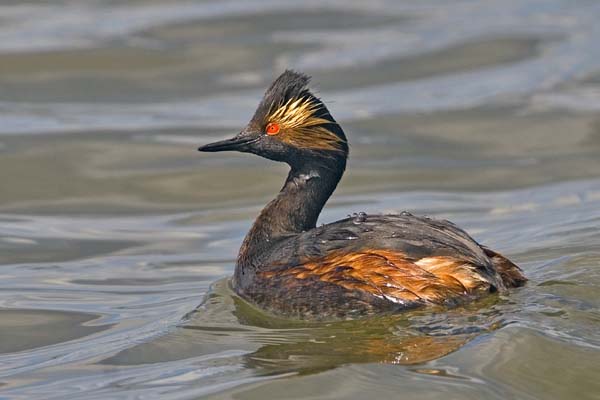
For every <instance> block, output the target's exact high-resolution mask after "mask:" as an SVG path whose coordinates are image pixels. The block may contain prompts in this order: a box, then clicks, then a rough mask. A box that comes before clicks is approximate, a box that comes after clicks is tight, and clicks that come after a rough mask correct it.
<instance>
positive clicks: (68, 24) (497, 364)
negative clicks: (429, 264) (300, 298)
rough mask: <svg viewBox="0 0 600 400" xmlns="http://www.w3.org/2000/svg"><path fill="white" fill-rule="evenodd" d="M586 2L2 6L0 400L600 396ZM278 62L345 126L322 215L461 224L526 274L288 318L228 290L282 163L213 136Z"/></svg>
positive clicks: (241, 116) (102, 1) (242, 113)
mask: <svg viewBox="0 0 600 400" xmlns="http://www.w3.org/2000/svg"><path fill="white" fill-rule="evenodd" d="M599 16H600V4H599V3H598V2H595V1H583V0H581V1H566V0H565V1H557V0H544V1H535V0H527V1H506V0H502V1H500V0H497V1H444V2H438V1H435V2H433V1H431V2H430V1H419V2H412V1H406V2H396V1H389V2H388V1H371V2H367V3H365V2H362V1H356V2H348V1H331V2H326V3H323V2H317V1H314V2H313V1H306V2H285V1H275V0H273V1H246V0H244V1H215V2H212V1H197V2H193V1H170V2H158V1H143V2H142V1H137V0H129V1H110V0H95V1H60V2H59V1H56V2H22V1H4V2H3V3H2V4H1V5H0V60H1V62H0V187H1V188H2V189H1V191H0V277H1V282H2V285H0V397H1V398H7V399H72V398H85V399H129V398H131V399H134V398H135V399H138V398H149V399H153V398H159V399H196V398H201V397H209V398H215V399H221V398H236V399H264V398H294V399H300V398H302V399H304V398H329V399H332V398H340V399H341V398H343V399H347V398H356V399H364V398H367V397H368V398H375V397H377V398H396V397H398V396H402V398H419V399H421V398H432V399H433V398H443V399H449V398H461V399H466V398H474V399H475V398H476V399H480V398H497V399H506V398H519V399H563V398H564V399H571V398H577V399H598V398H600V394H599V393H600V383H599V381H598V376H599V375H600V334H599V333H598V332H599V328H600V312H599V309H600V296H599V287H600V268H599V266H600V250H599V249H600V231H599V229H598V227H599V226H600V157H599V156H598V155H599V154H600V118H599V117H598V111H599V110H600V47H599V46H598V45H597V43H598V41H599V40H600V25H599V24H598V23H597V20H598V17H599ZM286 67H292V68H296V69H299V70H302V71H304V72H307V73H309V74H312V75H313V76H314V82H315V87H316V88H317V89H318V92H319V94H320V95H321V96H322V97H323V98H324V100H325V101H326V102H327V104H328V105H329V107H330V109H331V111H332V113H333V115H334V116H335V117H336V118H338V120H339V121H340V123H341V124H342V125H343V126H344V128H345V130H346V133H347V135H348V137H349V140H350V142H351V145H352V148H351V159H350V162H349V168H348V172H347V174H346V176H345V178H344V179H343V181H342V183H341V185H340V187H339V189H338V191H337V192H336V194H335V195H334V197H333V198H332V199H331V201H330V202H329V205H328V207H327V208H326V210H325V212H324V214H323V215H322V218H321V221H322V222H328V221H333V220H335V219H338V218H343V217H345V216H346V215H347V214H352V213H354V212H360V211H365V212H369V213H373V212H381V211H384V212H390V211H396V212H400V211H402V210H409V211H411V212H413V213H414V214H427V215H430V216H435V217H441V218H447V219H451V220H453V221H454V222H456V223H458V224H459V225H461V226H463V227H465V228H466V229H467V230H468V231H469V232H470V233H472V234H473V235H474V236H475V237H476V238H477V239H478V240H480V241H481V242H483V243H485V244H487V245H489V246H490V247H492V248H494V249H497V250H498V251H501V252H503V253H505V254H506V255H508V256H510V257H511V259H514V260H515V261H516V262H517V263H518V264H520V265H521V266H522V267H523V269H524V271H525V273H526V275H527V276H528V277H529V279H530V282H529V283H528V285H527V286H526V287H525V288H522V289H518V290H515V291H513V292H512V293H510V295H508V296H503V297H492V298H490V299H486V300H484V301H482V302H480V303H477V304H473V305H469V306H467V307H463V308H459V309H454V310H444V309H436V310H428V311H415V312H411V313H407V314H403V315H399V316H386V317H382V318H378V319H373V320H368V321H354V322H341V323H332V324H305V323H299V322H294V321H286V320H277V319H274V318H271V317H268V316H265V315H264V314H262V313H260V312H258V311H257V310H254V309H252V308H251V307H249V306H248V305H247V304H245V303H243V302H241V301H240V300H239V299H237V298H236V297H235V296H234V295H232V293H231V291H230V290H229V289H228V286H227V277H229V276H230V275H231V273H232V269H233V263H234V259H235V256H236V253H237V249H238V247H239V245H240V242H241V240H242V238H243V236H244V234H245V232H246V230H247V229H248V227H249V225H250V223H251V221H252V219H253V218H254V217H255V216H256V214H257V212H258V210H259V209H260V208H261V206H262V205H263V204H265V203H266V201H268V200H269V199H270V197H272V196H273V195H274V193H275V192H276V191H277V190H278V189H279V187H280V185H281V182H282V180H283V178H284V176H285V173H286V168H285V167H284V166H282V165H275V164H273V163H269V162H267V161H265V160H262V159H259V158H257V157H252V156H249V155H239V154H219V155H201V154H198V153H197V152H196V148H197V146H198V145H200V144H203V143H207V142H209V141H211V140H216V139H220V138H223V137H226V136H230V135H232V134H234V133H236V132H238V131H239V129H240V128H241V127H242V126H243V124H244V123H245V122H246V120H247V119H248V118H249V117H250V116H251V114H252V112H253V110H254V107H255V105H256V103H257V101H258V98H259V97H260V95H261V93H262V91H263V90H264V88H265V86H266V85H267V84H268V83H269V82H270V80H271V79H272V78H273V77H274V76H275V75H276V74H277V73H278V72H280V71H282V70H283V69H284V68H286Z"/></svg>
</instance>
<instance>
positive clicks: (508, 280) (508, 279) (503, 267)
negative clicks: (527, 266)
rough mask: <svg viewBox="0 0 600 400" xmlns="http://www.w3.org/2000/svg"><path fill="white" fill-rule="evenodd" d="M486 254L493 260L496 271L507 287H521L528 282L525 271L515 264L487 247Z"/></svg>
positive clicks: (485, 248) (484, 248)
mask: <svg viewBox="0 0 600 400" xmlns="http://www.w3.org/2000/svg"><path fill="white" fill-rule="evenodd" d="M483 250H484V251H485V254H486V255H487V256H488V257H489V258H490V259H491V260H492V263H493V264H494V267H496V271H498V273H499V274H500V277H501V278H502V282H504V285H505V286H506V287H519V286H523V285H524V284H525V282H527V278H525V275H523V271H522V270H521V268H519V267H518V266H517V265H516V264H515V263H513V262H512V261H510V260H509V259H508V258H506V257H504V256H503V255H502V254H499V253H496V252H495V251H494V250H490V249H488V248H487V247H483Z"/></svg>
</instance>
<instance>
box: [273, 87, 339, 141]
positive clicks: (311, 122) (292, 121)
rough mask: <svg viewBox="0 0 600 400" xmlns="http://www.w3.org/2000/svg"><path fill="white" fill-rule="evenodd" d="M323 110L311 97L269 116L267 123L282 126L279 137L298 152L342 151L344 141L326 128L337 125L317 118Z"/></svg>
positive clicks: (284, 107)
mask: <svg viewBox="0 0 600 400" xmlns="http://www.w3.org/2000/svg"><path fill="white" fill-rule="evenodd" d="M321 107H323V105H322V104H321V103H320V102H319V101H315V100H314V99H312V98H310V97H301V98H297V99H290V100H288V101H287V102H286V103H285V104H283V105H282V106H280V107H279V108H277V109H276V110H275V111H273V112H272V113H270V115H269V117H268V122H276V123H278V124H279V125H280V126H281V130H282V132H281V134H280V135H279V137H280V138H281V140H282V141H283V142H286V143H288V144H290V145H292V146H296V147H299V148H305V149H312V150H330V151H343V149H344V144H345V140H344V139H342V138H340V137H339V136H338V135H336V134H335V133H333V132H331V131H330V130H329V129H327V128H326V127H325V125H326V124H335V122H332V121H330V120H328V119H325V118H320V117H317V116H316V113H317V111H319V109H320V108H321Z"/></svg>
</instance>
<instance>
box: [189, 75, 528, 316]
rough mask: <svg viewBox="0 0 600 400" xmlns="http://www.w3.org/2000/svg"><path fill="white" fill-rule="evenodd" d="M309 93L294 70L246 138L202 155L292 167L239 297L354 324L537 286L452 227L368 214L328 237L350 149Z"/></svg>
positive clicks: (253, 233) (242, 253) (265, 215)
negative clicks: (232, 154) (328, 217)
mask: <svg viewBox="0 0 600 400" xmlns="http://www.w3.org/2000/svg"><path fill="white" fill-rule="evenodd" d="M309 83H310V77H309V76H307V75H305V74H303V73H300V72H296V71H293V70H286V71H284V72H283V73H282V74H281V75H280V76H279V77H278V78H276V79H275V80H274V81H273V83H272V84H271V85H270V87H269V88H268V89H267V90H266V92H265V94H264V96H263V98H262V100H261V101H260V102H259V104H258V107H257V109H256V111H255V113H254V115H253V117H252V118H251V119H250V122H249V123H248V124H247V125H246V127H245V128H244V129H242V131H241V132H240V133H239V134H237V135H235V136H234V137H233V138H230V139H226V140H221V141H217V142H214V143H210V144H206V145H204V146H201V147H200V148H199V149H198V150H199V151H202V152H220V151H238V152H243V153H252V154H256V155H259V156H262V157H264V158H266V159H269V160H273V161H278V162H284V163H287V164H288V165H289V167H290V170H289V174H288V176H287V179H286V180H285V183H284V185H283V187H282V189H281V191H280V192H279V193H278V194H277V196H276V197H275V199H273V200H272V201H271V202H269V203H268V204H267V205H266V206H265V207H264V209H263V210H262V211H261V212H260V214H259V215H258V217H257V218H256V220H255V222H254V224H253V225H252V227H251V228H250V230H249V231H248V233H247V235H246V237H245V239H244V240H243V242H242V245H241V247H240V250H239V254H238V257H237V260H236V265H235V270H234V273H233V277H232V279H231V287H232V288H233V290H234V292H235V293H236V294H237V295H238V296H239V297H241V298H242V299H244V300H245V301H247V302H249V303H251V304H252V305H253V306H255V307H257V308H259V309H261V310H263V311H265V312H267V313H270V314H273V315H276V316H279V317H285V318H293V319H301V320H316V321H324V320H340V319H341V320H347V319H356V318H363V317H368V316H373V315H382V314H387V313H394V314H395V313H400V312H403V311H406V310H413V309H417V308H426V307H430V306H447V307H452V306H457V305H461V304H465V303H467V302H471V301H474V300H476V299H480V298H483V297H485V296H488V295H490V294H491V293H496V292H499V293H505V292H507V290H508V289H510V288H513V287H518V286H522V285H524V284H525V282H526V281H527V279H526V278H525V276H524V275H523V272H522V270H521V269H520V268H519V267H518V266H517V265H516V264H514V263H513V262H511V261H510V260H509V259H508V258H506V257H504V256H503V255H501V254H500V253H497V252H495V251H493V250H491V249H489V248H487V247H485V246H482V245H480V244H479V243H478V242H476V241H475V240H474V239H473V238H472V237H471V236H469V235H468V234H467V233H466V232H465V231H464V230H462V229H461V228H459V227H458V226H456V225H455V224H453V223H452V222H449V221H447V220H438V219H433V218H428V217H425V216H416V215H413V214H411V213H409V212H401V213H398V214H386V215H383V214H381V215H380V214H366V213H364V212H360V213H356V214H353V215H349V216H348V218H345V219H342V220H339V221H336V222H332V223H329V224H325V225H321V226H319V227H317V226H316V223H317V219H318V217H319V214H320V213H321V211H322V209H323V207H324V206H325V203H326V202H327V200H328V199H329V197H330V196H331V195H332V193H333V192H334V190H335V189H336V186H337V185H338V182H339V181H340V179H341V178H342V175H343V174H344V171H345V169H346V161H347V159H348V154H349V146H348V140H347V138H346V135H345V133H344V131H343V130H342V128H341V126H340V125H339V124H338V123H337V122H336V120H335V119H334V118H333V117H332V115H331V114H330V112H329V110H328V109H327V107H326V106H325V104H324V103H323V101H322V100H321V99H320V98H318V97H317V96H316V95H314V94H313V92H312V91H311V89H310V88H309Z"/></svg>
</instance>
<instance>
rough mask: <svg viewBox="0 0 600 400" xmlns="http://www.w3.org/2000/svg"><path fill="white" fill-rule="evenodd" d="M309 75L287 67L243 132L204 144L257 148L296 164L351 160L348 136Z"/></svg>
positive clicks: (256, 151)
mask: <svg viewBox="0 0 600 400" xmlns="http://www.w3.org/2000/svg"><path fill="white" fill-rule="evenodd" d="M309 81H310V78H309V77H308V76H306V75H304V74H301V73H297V72H294V71H290V70H287V71H285V72H284V73H283V74H281V75H280V76H279V77H278V78H277V79H276V80H275V81H274V82H273V83H272V84H271V86H270V87H269V89H268V90H267V91H266V93H265V95H264V97H263V99H262V100H261V102H260V104H259V105H258V108H257V109H256V112H255V113H254V116H253V117H252V119H251V120H250V122H249V123H248V125H247V126H246V127H245V128H244V129H243V130H242V131H241V132H240V133H239V134H237V135H236V136H234V137H233V138H231V139H227V140H222V141H219V142H215V143H210V144H207V145H204V146H202V147H200V148H199V149H198V150H200V151H208V152H215V151H228V150H235V151H241V152H245V153H254V154H257V155H259V156H262V157H265V158H268V159H271V160H275V161H283V162H287V163H288V164H290V165H291V166H292V167H293V166H297V165H299V164H303V163H306V162H307V161H308V162H311V161H314V162H319V161H320V160H321V161H328V160H343V161H345V159H346V157H347V154H348V143H347V141H346V136H345V135H344V132H343V131H342V129H341V128H340V126H339V125H338V124H337V122H335V120H334V119H333V117H332V116H331V114H330V113H329V111H328V110H327V108H326V107H325V105H324V104H323V102H322V101H321V100H320V99H319V98H317V97H316V96H315V95H313V94H312V93H311V92H310V90H309V89H308V83H309Z"/></svg>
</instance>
